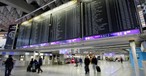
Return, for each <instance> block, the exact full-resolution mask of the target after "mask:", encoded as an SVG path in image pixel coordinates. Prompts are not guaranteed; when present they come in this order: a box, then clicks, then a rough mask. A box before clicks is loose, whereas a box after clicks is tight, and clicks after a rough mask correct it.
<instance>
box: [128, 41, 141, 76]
mask: <svg viewBox="0 0 146 76" xmlns="http://www.w3.org/2000/svg"><path fill="white" fill-rule="evenodd" d="M129 42H130V47H131V51H132V55H133V61H134V68H135V73H136V76H140V75H139V66H138V60H137V55H136V45H135V41H134V40H132V41H129Z"/></svg>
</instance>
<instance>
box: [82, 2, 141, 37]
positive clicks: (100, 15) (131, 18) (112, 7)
mask: <svg viewBox="0 0 146 76" xmlns="http://www.w3.org/2000/svg"><path fill="white" fill-rule="evenodd" d="M84 9H85V27H84V36H90V35H96V34H106V33H112V32H118V31H124V30H129V29H135V28H138V27H139V26H138V23H137V19H136V18H137V16H136V10H135V6H134V1H133V0H95V1H93V2H91V3H86V4H85V5H84Z"/></svg>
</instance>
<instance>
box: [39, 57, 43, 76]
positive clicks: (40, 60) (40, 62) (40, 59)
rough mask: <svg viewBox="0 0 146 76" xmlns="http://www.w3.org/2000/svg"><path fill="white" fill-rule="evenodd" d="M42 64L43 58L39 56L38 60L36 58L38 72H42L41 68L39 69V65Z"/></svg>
mask: <svg viewBox="0 0 146 76" xmlns="http://www.w3.org/2000/svg"><path fill="white" fill-rule="evenodd" d="M42 64H43V59H42V58H41V57H39V60H38V73H40V71H41V72H43V70H42V69H41V66H42Z"/></svg>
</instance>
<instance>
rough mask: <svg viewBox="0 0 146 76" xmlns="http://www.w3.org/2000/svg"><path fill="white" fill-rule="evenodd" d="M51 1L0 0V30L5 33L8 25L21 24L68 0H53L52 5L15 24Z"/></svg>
mask: <svg viewBox="0 0 146 76" xmlns="http://www.w3.org/2000/svg"><path fill="white" fill-rule="evenodd" d="M51 1H53V0H0V29H2V30H6V31H7V30H8V27H9V25H11V24H16V23H19V22H23V21H25V20H27V19H30V18H32V17H34V16H35V15H39V14H41V13H43V12H45V11H48V10H50V9H53V8H54V7H57V6H59V5H61V4H63V3H66V2H68V1H69V0H55V2H54V3H52V4H50V5H48V6H47V7H44V8H42V9H41V10H39V11H37V12H35V13H33V14H32V15H29V16H26V17H25V18H23V19H22V20H20V21H19V22H16V20H17V19H19V18H21V17H22V16H24V15H26V14H28V13H30V12H32V11H34V10H36V9H38V8H40V7H41V6H44V5H45V4H47V3H49V2H51Z"/></svg>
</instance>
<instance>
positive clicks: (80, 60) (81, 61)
mask: <svg viewBox="0 0 146 76" xmlns="http://www.w3.org/2000/svg"><path fill="white" fill-rule="evenodd" d="M79 63H80V66H82V63H83V60H82V58H80V59H79Z"/></svg>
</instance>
